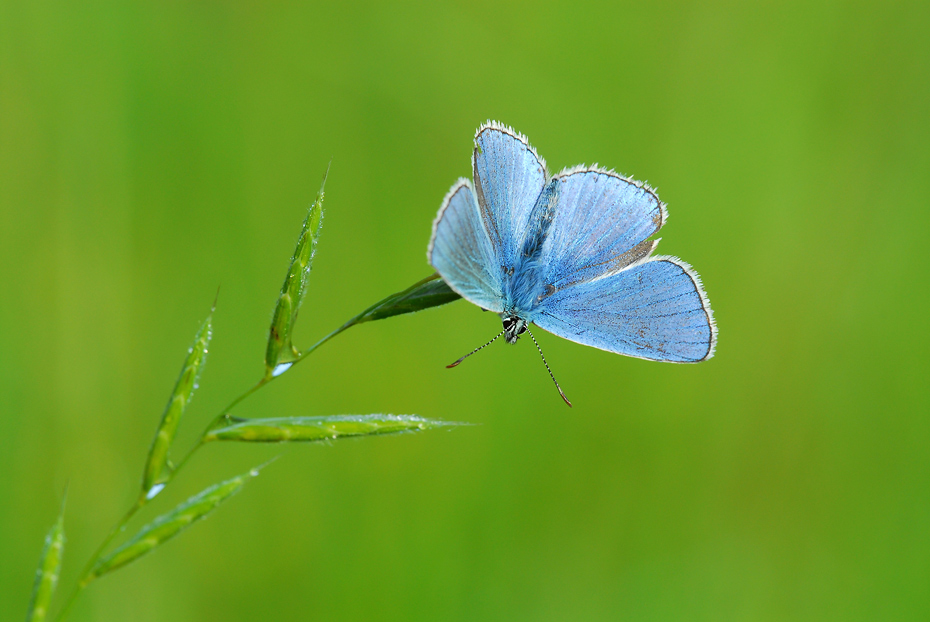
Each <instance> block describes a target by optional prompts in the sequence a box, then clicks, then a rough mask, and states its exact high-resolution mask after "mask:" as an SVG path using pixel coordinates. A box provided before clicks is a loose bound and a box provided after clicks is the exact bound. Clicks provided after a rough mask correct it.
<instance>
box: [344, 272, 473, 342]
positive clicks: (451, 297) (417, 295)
mask: <svg viewBox="0 0 930 622" xmlns="http://www.w3.org/2000/svg"><path fill="white" fill-rule="evenodd" d="M459 298H461V296H459V295H458V294H456V293H455V292H454V291H452V288H450V287H449V286H448V285H446V282H445V281H443V280H442V277H440V276H439V275H438V274H433V275H431V276H428V277H426V278H425V279H423V280H422V281H419V282H417V283H414V284H413V285H411V286H410V287H408V288H407V289H405V290H404V291H402V292H397V293H396V294H391V295H390V296H388V297H387V298H385V299H384V300H382V301H380V302H376V303H375V304H373V305H372V306H370V307H368V308H367V309H365V310H364V311H362V312H361V313H359V314H358V315H356V316H355V317H354V318H352V319H351V320H349V321H348V322H346V323H345V325H344V326H343V327H342V329H343V330H344V329H346V328H349V327H350V326H354V325H355V324H361V323H363V322H371V321H374V320H383V319H384V318H389V317H393V316H395V315H403V314H404V313H413V312H415V311H422V310H423V309H429V308H430V307H438V306H440V305H444V304H448V303H450V302H454V301H456V300H458V299H459Z"/></svg>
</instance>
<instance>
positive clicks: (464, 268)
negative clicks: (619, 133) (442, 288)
mask: <svg viewBox="0 0 930 622" xmlns="http://www.w3.org/2000/svg"><path fill="white" fill-rule="evenodd" d="M472 167H473V172H474V178H475V185H474V190H472V186H471V185H470V184H469V183H468V181H467V180H459V182H458V183H456V185H455V186H453V187H452V190H450V191H449V194H448V195H446V199H445V200H444V201H443V204H442V207H440V209H439V214H438V215H437V216H436V220H435V222H434V223H433V236H432V238H431V240H430V245H429V250H428V251H427V258H428V259H429V262H430V264H431V265H432V266H433V267H434V268H436V271H437V272H439V274H440V276H442V278H443V279H444V280H445V281H446V283H448V284H449V286H450V287H451V288H452V289H453V290H455V291H456V292H457V293H458V294H460V295H461V296H462V297H463V298H465V299H466V300H468V301H470V302H472V303H474V304H476V305H478V306H480V307H483V308H485V309H488V310H490V311H494V312H497V313H499V312H501V311H503V306H502V305H503V302H502V301H503V287H502V279H503V270H505V269H507V268H509V267H513V266H514V265H515V261H516V257H517V253H518V249H519V248H521V245H522V243H523V238H524V236H525V232H526V230H527V223H528V221H529V218H530V212H531V211H532V209H533V206H534V205H535V203H536V199H537V198H538V197H539V195H540V193H541V192H542V189H543V186H545V184H546V178H547V172H546V165H545V163H544V162H543V161H542V159H541V158H540V157H539V156H538V155H537V154H536V152H535V151H534V150H533V148H532V147H530V145H529V143H528V142H527V140H526V138H525V137H524V136H522V135H520V134H517V133H516V132H514V131H513V130H511V129H509V128H506V127H504V126H501V125H499V124H496V123H487V124H485V125H482V126H481V127H480V128H478V132H477V133H476V134H475V150H474V153H473V155H472Z"/></svg>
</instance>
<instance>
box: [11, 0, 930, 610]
mask: <svg viewBox="0 0 930 622" xmlns="http://www.w3.org/2000/svg"><path fill="white" fill-rule="evenodd" d="M928 18H930V15H928V5H927V4H926V3H923V2H912V3H907V2H900V3H883V2H871V3H855V2H809V1H805V2H771V3H741V2H657V3H649V4H645V3H630V2H608V3H603V4H600V5H598V4H587V3H552V2H549V3H546V2H532V3H530V2H524V3H514V4H501V3H497V2H482V1H479V2H470V3H461V4H447V3H438V2H437V3H394V4H388V3H380V2H373V3H356V4H352V5H349V4H344V3H336V2H327V3H307V2H271V3H267V2H262V3H258V2H255V3H248V2H205V1H194V2H178V1H169V2H106V1H91V2H53V1H44V0H40V1H36V2H15V1H10V0H2V2H0V405H2V406H0V413H2V415H0V416H2V424H0V431H2V432H0V560H2V561H0V618H3V619H20V618H21V617H22V616H23V615H24V613H25V610H26V606H27V602H28V597H29V593H30V591H31V586H32V579H33V572H34V568H35V565H36V561H37V560H38V557H39V553H40V550H41V545H42V539H43V537H44V534H45V533H46V531H47V530H48V528H49V526H50V525H51V524H52V522H53V521H54V517H55V515H56V512H57V508H58V503H59V499H60V496H61V494H62V491H63V489H64V487H65V485H66V484H67V483H69V482H70V495H69V500H68V508H67V518H66V531H67V534H68V545H67V549H66V557H65V568H64V572H63V577H62V584H61V588H60V589H61V590H62V594H60V595H62V596H63V595H64V594H65V593H66V592H67V591H68V590H69V589H70V588H71V586H72V585H73V582H74V580H75V577H76V575H77V573H78V571H79V569H80V566H82V565H83V564H84V562H85V561H86V559H87V557H88V556H89V555H90V553H91V551H92V549H93V548H94V547H95V546H96V545H97V544H98V543H99V542H100V540H101V539H102V538H103V536H104V534H105V533H106V531H107V530H108V529H109V528H110V526H111V525H112V524H113V523H114V522H115V521H116V519H117V518H118V517H119V516H120V515H121V514H122V513H123V511H124V510H125V508H126V507H128V505H129V504H130V503H131V501H132V500H133V499H134V498H135V495H136V494H137V490H138V485H139V480H140V471H141V467H142V463H143V460H144V456H145V454H146V452H147V450H148V447H149V443H150V440H151V435H152V433H153V430H154V428H155V426H156V424H157V422H158V420H159V418H160V416H161V412H162V409H163V407H164V403H165V401H166V399H167V396H168V394H169V392H170V390H171V387H172V386H173V383H174V380H175V378H176V374H177V372H178V369H179V368H180V365H181V362H182V359H183V356H184V352H185V350H186V348H187V347H188V345H189V343H190V341H191V340H192V338H193V335H194V332H195V331H196V329H197V327H198V325H199V323H200V322H201V321H202V319H203V317H204V316H205V315H206V313H207V311H208V309H209V307H210V304H211V302H212V301H213V298H214V295H215V293H216V290H217V287H218V286H221V291H220V295H219V309H218V311H217V315H216V320H215V323H216V332H215V337H214V340H213V343H212V347H211V355H210V360H209V363H208V366H207V369H206V372H205V374H204V376H203V378H202V382H201V390H200V391H199V393H198V394H197V396H196V399H195V401H194V403H193V405H192V406H191V408H190V409H189V410H188V413H187V415H186V418H185V420H184V421H183V422H182V429H181V433H180V438H179V443H180V446H181V447H185V446H187V445H188V444H189V443H191V442H192V441H193V439H194V438H195V437H196V435H197V433H199V432H200V430H201V429H202V427H203V426H204V425H205V424H206V422H207V421H209V420H210V418H211V417H212V416H213V415H214V414H215V413H216V412H217V411H218V409H220V408H222V406H223V405H225V404H226V403H227V402H228V400H229V399H231V398H232V397H233V396H235V395H237V394H238V393H239V392H241V391H242V390H243V389H244V388H246V387H248V386H250V385H251V384H252V383H254V382H255V380H257V379H258V377H259V376H260V374H261V373H262V357H263V352H264V345H265V339H266V335H267V328H268V321H269V319H270V313H271V308H272V305H273V303H274V300H275V297H276V295H277V291H278V289H279V287H280V284H281V280H282V279H283V276H284V272H285V269H286V266H287V261H288V258H289V256H290V253H291V251H292V248H293V243H294V240H295V238H296V235H297V232H298V229H299V226H300V223H301V220H302V218H303V216H304V214H305V210H306V208H307V206H308V205H309V203H310V202H311V201H312V199H313V197H314V195H315V193H316V190H317V188H318V187H319V183H320V179H321V177H322V175H323V171H324V170H325V169H326V166H327V163H328V162H329V161H330V159H332V170H331V173H330V177H329V181H328V184H327V187H326V190H327V197H326V208H327V212H326V220H325V225H324V232H323V237H322V240H321V243H320V247H319V249H318V253H317V257H316V261H315V263H314V268H313V274H312V280H311V290H310V294H309V297H308V300H307V302H306V304H305V306H304V308H303V310H302V313H301V317H300V324H299V326H298V329H297V342H298V344H299V345H303V346H307V345H309V344H310V343H312V342H313V341H315V340H316V339H317V338H319V337H320V336H322V335H324V334H325V333H327V332H329V331H330V330H331V329H332V328H334V327H336V326H338V325H339V324H341V323H342V322H343V321H345V320H346V319H347V318H349V317H350V316H352V315H354V314H355V313H356V312H358V311H360V310H361V309H363V308H365V307H366V306H368V305H369V304H371V303H373V302H375V301H377V300H379V299H381V298H382V297H384V296H386V295H387V294H390V293H392V292H394V291H398V290H400V289H403V288H405V287H407V286H408V285H410V284H411V283H413V282H414V281H416V280H419V279H420V278H422V277H424V276H426V275H428V274H430V272H431V270H430V268H429V266H428V265H427V263H426V259H425V251H426V245H427V241H428V239H429V234H430V225H431V222H432V219H433V218H434V216H435V213H436V210H437V208H438V207H439V204H440V201H441V200H442V197H443V195H444V194H445V192H446V191H447V190H448V188H449V187H450V186H451V185H452V183H453V182H454V181H455V179H456V178H457V177H459V176H470V175H471V171H470V160H469V158H470V154H471V148H472V136H473V133H474V131H475V129H476V128H477V126H478V125H479V124H480V123H482V122H484V121H485V120H486V119H489V118H490V119H499V120H501V121H503V122H504V123H507V124H510V125H512V126H514V127H515V128H516V129H517V130H519V131H521V132H523V133H525V134H526V135H528V136H529V138H530V140H531V142H532V143H533V144H534V145H535V146H536V147H537V148H538V150H539V151H540V153H541V154H542V155H543V156H544V157H545V158H546V159H547V160H548V162H549V165H550V168H551V169H553V170H558V169H560V168H562V167H563V166H570V165H574V164H577V163H580V162H588V163H590V162H594V161H596V162H599V163H601V164H602V165H606V166H609V167H613V168H616V169H617V170H619V171H621V172H623V173H624V174H627V175H632V176H634V177H636V178H638V179H641V180H648V181H649V182H650V184H652V185H654V186H655V187H657V188H658V190H659V194H660V196H661V197H662V199H663V200H664V201H665V202H667V203H668V205H669V211H670V214H671V218H670V220H669V224H668V225H667V226H666V227H665V228H664V229H663V231H662V237H663V242H662V245H661V247H660V251H661V252H663V253H667V254H675V255H678V256H680V257H682V258H684V259H685V260H686V261H688V262H690V263H692V264H693V265H694V266H695V268H696V269H697V270H698V271H699V272H700V273H701V275H702V276H703V279H704V283H705V285H706V287H707V291H708V293H709V296H710V300H711V303H712V305H713V308H714V311H715V313H716V317H717V320H718V323H719V326H720V341H719V347H718V350H717V356H716V358H714V359H713V360H711V361H710V362H707V363H704V364H701V365H695V366H679V365H665V364H659V363H650V362H646V361H641V360H635V359H627V358H623V357H620V356H616V355H611V354H607V353H605V352H601V351H597V350H594V349H591V348H586V347H582V346H579V345H576V344H573V343H569V342H567V341H564V340H561V339H559V338H556V337H554V336H551V335H548V334H546V333H543V331H538V332H537V336H538V337H539V340H540V342H541V345H542V347H543V349H544V350H545V352H546V355H547V357H548V359H549V361H550V363H551V364H552V367H553V369H554V371H555V373H556V375H557V377H558V378H559V380H560V382H561V384H562V386H563V387H564V388H565V390H566V392H567V393H568V395H569V397H570V398H571V399H572V400H573V401H574V403H575V408H573V409H571V410H569V409H568V408H566V407H565V406H564V405H563V403H562V401H561V400H560V399H559V397H558V395H557V393H556V392H555V390H554V389H553V387H552V385H551V382H550V380H549V378H548V376H547V375H546V373H545V370H544V368H543V366H542V364H541V363H540V361H539V357H538V355H537V354H536V352H535V349H534V348H533V347H532V344H528V343H521V344H519V347H507V346H505V345H503V344H495V345H494V347H493V348H489V349H488V351H485V352H482V353H481V355H480V356H476V357H474V358H473V359H470V360H469V361H468V362H467V364H464V365H462V366H461V367H459V368H457V369H455V370H451V371H450V370H446V369H445V368H444V365H445V364H446V363H449V362H450V361H452V360H454V359H456V358H457V357H458V356H460V355H461V354H464V353H465V352H467V351H468V350H469V349H471V348H473V347H475V346H476V345H478V344H480V343H482V342H484V341H485V340H487V339H488V338H489V337H490V336H492V335H494V334H496V332H497V331H498V330H499V329H500V324H499V321H498V319H497V318H496V317H494V316H491V315H490V314H482V313H481V312H479V311H478V309H477V308H475V307H473V306H471V305H469V304H468V303H466V302H462V301H459V302H456V303H453V304H451V305H448V306H446V307H442V308H438V309H431V310H428V311H424V312H422V313H419V314H416V315H408V316H403V317H400V318H395V319H391V320H386V321H383V322H376V323H371V324H366V325H364V326H360V327H357V328H353V329H352V330H350V331H349V332H347V333H345V334H344V335H342V336H340V337H339V338H338V339H337V340H334V341H333V342H331V343H329V344H327V345H326V346H324V347H323V348H321V349H320V350H319V351H318V352H316V353H315V354H314V355H313V356H312V357H311V358H310V359H308V360H307V361H306V362H305V363H303V364H302V365H301V366H300V367H297V368H295V369H294V370H293V371H292V372H291V373H289V374H287V375H286V376H284V377H283V378H281V379H280V380H279V381H278V382H276V383H274V384H273V385H271V386H269V387H267V388H266V389H264V390H262V391H261V392H259V393H257V394H255V395H254V396H253V397H252V398H251V399H249V400H248V401H246V402H245V403H243V404H242V405H241V407H239V408H238V409H237V411H236V414H238V415H240V416H280V415H285V414H294V415H319V414H335V413H378V412H391V413H416V414H419V415H423V416H426V417H433V418H443V419H449V420H456V421H466V422H472V423H475V424H479V425H475V426H471V427H466V428H456V429H454V430H452V431H439V432H428V433H424V434H420V435H406V436H399V437H387V438H375V439H363V440H358V441H345V442H338V443H336V444H333V445H330V446H321V445H312V446H297V447H251V446H233V445H225V446H219V445H218V446H209V447H207V448H206V449H205V450H203V451H202V452H201V453H199V454H198V455H197V457H196V458H195V459H194V461H193V462H192V463H191V464H190V465H189V468H188V469H185V471H184V472H183V475H182V476H180V477H179V478H178V480H176V482H175V483H174V484H172V486H171V487H170V488H169V489H168V490H167V491H166V492H165V493H163V495H162V497H160V498H159V499H158V500H157V502H156V503H153V504H152V506H150V507H149V508H147V509H146V511H145V513H144V516H140V517H138V520H137V521H134V522H133V524H132V528H133V529H135V528H137V527H139V526H141V525H142V524H144V522H145V521H147V520H150V519H151V518H152V517H153V516H155V515H157V514H158V513H159V512H162V511H166V510H167V509H169V508H170V507H172V506H173V505H174V504H175V503H177V502H178V501H179V500H182V499H184V498H186V497H187V496H189V495H190V494H193V493H194V492H196V491H198V490H200V489H201V488H203V487H205V486H206V485H208V484H210V483H213V482H215V481H218V480H220V479H224V478H226V477H228V476H231V475H233V474H236V473H239V472H242V471H243V470H245V469H247V468H249V467H251V466H253V465H255V464H257V463H259V462H262V461H264V460H266V459H268V458H269V457H272V456H274V455H278V454H281V455H283V457H282V459H280V460H278V461H277V462H276V463H275V464H274V465H273V466H271V467H269V468H268V469H267V470H266V471H265V473H264V474H263V475H262V476H261V477H260V478H258V479H257V480H255V481H254V482H253V483H251V484H250V485H249V487H248V488H247V489H246V490H245V491H244V492H243V493H242V494H241V495H240V496H238V497H236V498H235V499H233V500H231V501H230V502H229V503H228V504H227V505H226V506H224V507H223V508H221V509H220V510H219V511H218V512H217V513H216V514H215V515H214V516H213V517H211V519H210V520H208V521H206V522H205V523H203V524H198V525H196V526H195V527H193V528H192V529H191V530H190V531H189V532H187V533H185V534H183V535H182V536H181V537H180V538H178V539H177V540H174V541H172V542H171V543H169V544H167V545H166V546H165V547H164V548H163V549H161V550H160V551H159V552H157V553H156V554H154V555H152V556H150V557H147V558H145V559H144V560H142V561H140V562H138V563H136V564H134V565H132V566H130V567H127V568H125V569H124V570H122V571H120V572H118V573H116V574H114V575H112V576H109V577H107V578H105V579H103V580H101V581H100V582H99V583H96V584H94V585H92V586H91V587H90V589H88V590H87V592H86V593H85V594H84V596H82V598H81V600H80V601H79V603H78V606H77V607H76V608H75V610H74V612H73V616H72V619H73V620H74V621H75V622H77V621H80V620H100V621H105V620H137V621H149V620H151V621H155V620H158V621H161V620H172V621H186V620H227V621H235V620H249V621H252V620H430V621H434V620H450V621H451V620H455V621H459V620H461V621H470V620H506V621H514V620H526V621H540V620H547V621H548V620H566V621H568V620H572V621H576V620H584V621H587V620H621V619H622V620H713V621H718V620H832V619H836V620H926V619H928V618H930V449H928V444H930V421H928V413H930V390H928V371H930V363H928V356H927V352H928V346H930V339H928V336H930V330H928V321H927V313H928V311H927V309H928V304H930V295H928V292H930V287H928V269H930V260H928V254H927V247H928V244H927V243H928V241H930V240H928V237H930V149H928V144H930V114H928V110H930V19H928ZM59 602H60V601H59Z"/></svg>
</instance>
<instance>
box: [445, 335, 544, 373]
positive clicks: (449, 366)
mask: <svg viewBox="0 0 930 622" xmlns="http://www.w3.org/2000/svg"><path fill="white" fill-rule="evenodd" d="M503 334H504V331H501V332H500V333H498V335H497V337H500V336H501V335H503ZM497 337H495V338H494V339H492V340H491V341H489V342H487V343H486V344H484V345H483V346H478V347H477V348H475V349H474V350H472V351H471V352H469V353H468V354H466V355H465V356H463V357H462V358H460V359H459V360H457V361H456V362H454V363H452V364H451V365H446V369H452V368H453V367H455V366H456V365H458V364H459V363H461V362H462V361H464V360H465V359H467V358H468V357H469V356H471V355H472V354H474V353H475V352H477V351H478V350H481V349H482V348H487V347H488V346H489V345H491V344H492V343H494V342H495V341H496V340H497ZM553 380H554V378H553Z"/></svg>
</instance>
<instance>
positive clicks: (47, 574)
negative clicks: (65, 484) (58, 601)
mask: <svg viewBox="0 0 930 622" xmlns="http://www.w3.org/2000/svg"><path fill="white" fill-rule="evenodd" d="M67 497H68V495H67V493H65V495H64V498H62V500H61V510H59V512H58V520H57V521H56V522H55V524H54V525H53V526H52V528H51V530H49V532H48V535H47V536H45V548H44V549H42V557H41V559H40V560H39V568H38V570H36V581H35V585H34V586H33V588H32V602H30V603H29V613H27V614H26V622H43V620H45V616H46V615H47V614H48V606H49V604H50V603H51V602H52V595H53V594H54V593H55V587H56V586H57V585H58V574H59V573H60V572H61V557H62V554H63V553H64V548H65V501H66V499H67Z"/></svg>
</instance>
